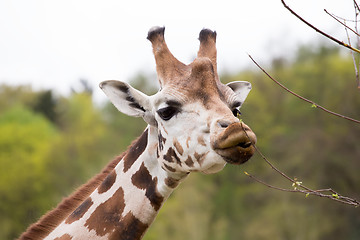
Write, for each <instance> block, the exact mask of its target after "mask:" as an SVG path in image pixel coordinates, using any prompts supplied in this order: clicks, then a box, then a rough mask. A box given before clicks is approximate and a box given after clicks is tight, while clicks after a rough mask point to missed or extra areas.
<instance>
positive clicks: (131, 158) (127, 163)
mask: <svg viewBox="0 0 360 240" xmlns="http://www.w3.org/2000/svg"><path fill="white" fill-rule="evenodd" d="M147 140H148V129H146V130H145V132H144V133H143V134H142V135H141V136H140V137H139V139H138V141H137V142H136V143H135V144H134V145H133V146H131V148H130V149H129V152H128V153H127V154H126V156H125V157H124V172H127V170H129V168H130V167H131V166H132V165H133V164H134V162H135V161H136V160H137V159H138V158H139V156H140V155H141V154H142V153H143V152H144V151H145V149H146V146H147Z"/></svg>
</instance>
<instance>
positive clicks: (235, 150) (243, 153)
mask: <svg viewBox="0 0 360 240" xmlns="http://www.w3.org/2000/svg"><path fill="white" fill-rule="evenodd" d="M215 152H216V153H217V154H219V155H220V156H221V157H223V159H224V160H225V161H226V162H227V163H230V164H242V163H245V162H247V161H248V160H249V159H250V158H251V157H252V155H254V153H255V147H254V146H253V145H252V143H251V142H248V143H246V144H238V145H236V146H233V147H229V148H224V149H215Z"/></svg>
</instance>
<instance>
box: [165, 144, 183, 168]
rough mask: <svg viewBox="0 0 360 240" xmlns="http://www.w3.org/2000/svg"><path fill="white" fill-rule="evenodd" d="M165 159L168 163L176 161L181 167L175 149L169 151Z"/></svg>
mask: <svg viewBox="0 0 360 240" xmlns="http://www.w3.org/2000/svg"><path fill="white" fill-rule="evenodd" d="M163 157H164V159H165V160H166V161H168V162H170V163H171V162H174V160H175V162H176V163H177V164H179V165H180V166H181V161H180V158H179V157H178V155H177V154H176V152H175V151H174V149H172V148H171V147H170V148H169V149H168V151H167V153H166V154H165V155H164V156H163Z"/></svg>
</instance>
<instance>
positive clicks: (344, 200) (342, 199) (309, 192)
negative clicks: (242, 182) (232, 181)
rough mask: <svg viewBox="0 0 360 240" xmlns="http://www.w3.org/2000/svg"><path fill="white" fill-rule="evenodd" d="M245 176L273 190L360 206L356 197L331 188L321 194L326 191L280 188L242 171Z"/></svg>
mask: <svg viewBox="0 0 360 240" xmlns="http://www.w3.org/2000/svg"><path fill="white" fill-rule="evenodd" d="M244 173H245V175H246V176H248V177H250V178H251V179H253V180H255V181H256V182H258V183H261V184H263V185H264V186H266V187H268V188H271V189H275V190H279V191H282V192H293V193H302V194H305V196H306V197H307V196H309V195H314V196H317V197H325V198H329V199H331V200H334V201H337V202H340V203H343V204H348V205H352V206H355V207H358V206H360V202H359V201H357V200H356V199H352V198H349V197H344V196H341V195H339V194H338V193H336V192H335V191H333V190H332V189H329V190H328V191H327V192H329V193H330V194H323V193H321V192H326V190H325V189H324V190H301V189H286V188H280V187H275V186H273V185H270V184H268V183H266V182H264V181H262V180H260V179H258V178H257V177H255V176H254V175H252V174H250V173H248V172H244ZM300 187H303V185H300Z"/></svg>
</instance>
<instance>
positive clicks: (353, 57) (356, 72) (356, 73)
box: [345, 27, 359, 82]
mask: <svg viewBox="0 0 360 240" xmlns="http://www.w3.org/2000/svg"><path fill="white" fill-rule="evenodd" d="M345 32H346V36H347V38H348V42H349V45H351V40H350V36H349V32H348V30H347V28H346V27H345ZM358 36H359V35H358ZM350 53H351V57H352V60H353V64H354V68H355V78H356V81H357V82H359V71H358V68H357V64H356V59H355V55H354V52H353V51H350Z"/></svg>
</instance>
